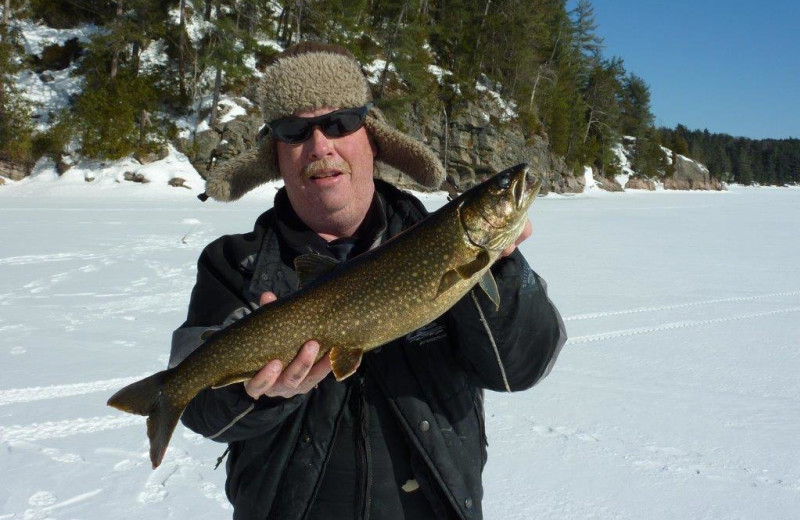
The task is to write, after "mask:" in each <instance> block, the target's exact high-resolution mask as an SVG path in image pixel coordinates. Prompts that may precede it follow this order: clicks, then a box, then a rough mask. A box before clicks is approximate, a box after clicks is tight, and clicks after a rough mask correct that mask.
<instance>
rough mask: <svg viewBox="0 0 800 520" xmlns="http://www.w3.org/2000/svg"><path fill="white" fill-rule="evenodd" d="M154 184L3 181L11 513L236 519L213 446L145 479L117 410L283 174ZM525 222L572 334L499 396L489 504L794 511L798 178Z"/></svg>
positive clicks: (494, 408) (0, 287) (547, 211)
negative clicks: (232, 193) (525, 381)
mask: <svg viewBox="0 0 800 520" xmlns="http://www.w3.org/2000/svg"><path fill="white" fill-rule="evenodd" d="M164 182H165V181H164ZM157 184H158V185H157ZM162 184H163V183H161V184H160V183H156V182H153V183H151V184H149V185H145V186H142V185H139V184H132V183H122V184H116V183H114V182H111V181H109V182H106V183H102V182H100V183H98V182H97V181H96V182H93V183H86V182H84V181H83V179H82V178H80V179H75V180H74V181H72V182H70V181H69V179H66V180H65V179H61V180H58V181H56V180H54V179H48V178H47V177H44V178H39V179H38V180H37V179H33V180H29V181H22V182H19V183H14V184H11V185H6V186H3V187H0V375H1V376H2V377H0V475H2V477H3V482H2V485H0V520H5V519H20V520H22V519H47V518H52V519H65V520H66V519H97V518H103V519H140V518H153V519H156V518H157V519H161V518H192V519H195V520H203V519H219V518H229V517H230V515H231V510H230V506H229V505H228V503H227V500H226V499H225V496H224V491H223V483H224V477H225V475H224V469H222V468H221V469H219V470H217V471H214V470H213V469H212V468H213V466H214V463H215V461H216V458H217V457H218V456H219V455H220V454H221V453H222V451H223V447H222V446H221V445H219V444H217V443H214V442H212V441H207V440H204V439H202V438H200V437H198V436H196V435H194V434H192V433H190V432H189V431H187V430H186V429H185V428H183V427H182V426H179V429H178V430H177V432H176V435H175V437H174V438H173V441H172V443H171V446H170V449H169V451H168V452H167V455H166V459H165V461H164V463H163V465H162V466H161V467H160V468H158V470H156V471H152V470H151V469H150V465H149V461H148V457H147V442H146V435H145V431H144V419H143V418H139V417H134V416H130V415H126V414H123V413H121V412H117V411H115V410H113V409H111V408H108V407H107V406H106V405H105V401H106V399H107V398H108V396H109V395H111V393H113V391H115V390H116V389H118V388H120V387H121V386H122V385H124V384H126V383H128V382H130V381H133V380H134V379H136V378H139V377H141V376H143V375H146V374H148V373H151V372H154V371H156V370H159V369H161V368H163V367H164V366H165V364H166V359H167V354H168V350H169V338H170V334H171V331H172V330H173V329H174V328H175V327H177V326H178V325H179V324H180V323H181V321H182V320H183V318H184V312H185V307H186V303H187V300H188V297H189V292H190V290H191V287H192V285H193V280H194V264H195V261H196V259H197V256H198V254H199V252H200V250H201V248H202V247H203V246H204V245H205V244H206V243H207V242H209V241H210V240H212V239H213V238H215V237H217V236H219V235H221V234H223V233H231V232H241V231H246V230H248V229H250V228H251V225H252V222H253V220H254V219H255V217H256V216H257V215H258V214H259V213H260V212H261V211H262V210H264V209H265V208H266V207H267V206H268V205H269V204H271V198H272V197H271V194H272V193H274V188H273V187H265V188H262V189H261V190H260V191H259V193H255V194H251V195H248V197H246V198H245V199H244V200H243V201H241V202H239V203H235V204H229V205H223V204H218V203H214V202H207V203H205V204H202V203H200V202H198V201H197V200H196V199H195V198H194V196H193V195H194V194H196V193H197V190H196V189H195V190H193V191H190V190H185V189H177V188H167V187H165V186H163V185H162ZM189 184H190V185H192V184H194V185H193V187H194V188H197V187H198V186H197V183H196V179H194V180H193V179H189ZM443 201H444V199H443V198H442V197H441V196H428V197H426V202H427V203H428V204H429V205H430V206H431V207H437V206H439V205H441V204H442V203H443ZM531 216H532V220H533V222H534V236H533V237H532V238H531V239H530V240H529V241H527V242H526V243H525V244H524V246H523V252H524V253H525V255H526V256H527V258H528V259H529V260H530V262H531V264H532V265H533V266H534V268H535V269H536V270H537V271H538V272H539V273H540V274H541V275H542V276H544V277H545V278H546V279H547V280H548V282H549V285H550V294H551V297H552V298H553V300H554V301H555V302H556V303H557V305H558V306H559V308H560V309H561V311H562V314H563V315H564V317H565V319H566V323H567V327H568V330H569V333H570V337H571V339H570V341H569V343H568V344H567V346H566V347H565V348H564V351H563V353H562V355H561V358H560V359H559V361H558V363H557V364H556V366H555V368H554V370H553V372H552V373H551V374H550V376H549V377H548V378H547V379H546V380H544V381H543V382H542V383H540V384H539V385H538V386H537V387H535V388H534V389H532V390H531V391H528V392H525V393H520V394H514V395H503V394H490V395H488V396H487V416H488V430H489V431H488V435H489V443H490V446H489V463H488V465H487V468H486V471H485V487H486V498H485V513H486V515H485V516H486V518H488V519H495V518H503V519H519V520H527V519H530V518H537V519H571V518H581V519H583V518H596V519H612V518H614V519H643V518H648V519H672V518H682V519H690V518H691V519H698V518H708V519H732V518H747V519H765V518H769V519H790V518H798V517H799V516H800V458H798V448H800V440H798V432H800V400H798V397H799V396H800V377H798V374H799V373H800V326H798V324H800V269H798V264H797V259H798V258H800V240H798V238H797V237H798V229H800V189H796V188H790V189H774V188H747V189H745V188H737V187H733V188H732V189H731V191H729V192H726V193H686V192H664V191H660V192H656V193H646V192H630V193H625V194H605V193H600V192H595V191H590V192H589V193H587V194H584V195H579V196H572V197H559V196H549V197H546V198H541V199H539V200H538V201H537V202H536V203H535V204H534V206H533V208H532V210H531Z"/></svg>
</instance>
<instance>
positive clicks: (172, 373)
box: [108, 164, 541, 468]
mask: <svg viewBox="0 0 800 520" xmlns="http://www.w3.org/2000/svg"><path fill="white" fill-rule="evenodd" d="M540 185H541V183H540V181H539V180H538V179H537V178H535V177H534V176H533V175H531V174H530V173H529V168H528V166H527V165H525V164H520V165H518V166H514V167H513V168H509V169H508V170H504V171H502V172H500V173H498V174H497V175H495V176H494V177H492V178H491V179H489V180H487V181H485V182H484V183H482V184H479V185H477V186H475V187H474V188H472V189H470V190H469V191H466V192H464V193H463V194H461V195H460V196H459V197H458V198H456V199H453V200H452V201H450V202H449V203H448V204H446V205H445V206H443V207H442V208H441V209H439V210H438V211H436V212H434V213H431V214H430V215H429V216H428V217H427V218H426V219H425V220H423V221H421V222H419V223H418V224H416V225H415V226H413V227H412V228H409V229H408V230H406V231H405V232H403V233H402V234H400V235H398V236H396V237H394V238H393V239H391V240H389V241H388V242H386V243H385V244H383V245H381V246H379V247H377V248H375V249H373V250H371V251H369V252H367V253H365V254H363V255H360V256H358V257H357V258H355V259H353V260H352V261H349V262H346V263H344V264H341V265H336V264H335V263H334V261H332V260H329V259H327V257H323V256H320V255H304V256H301V257H299V258H298V259H297V260H296V262H295V267H296V269H297V274H298V279H299V281H300V287H301V288H300V289H299V290H298V291H297V292H295V293H294V294H292V295H290V296H288V297H286V298H282V299H280V300H278V301H276V302H274V303H271V304H269V305H265V306H263V307H260V308H258V309H257V310H255V311H253V312H252V313H251V314H249V315H247V316H245V317H244V318H242V319H241V320H239V321H237V322H235V323H234V324H232V325H230V326H229V327H227V328H225V329H222V330H220V331H219V332H217V333H215V334H214V335H212V336H211V337H210V338H209V339H208V340H207V341H206V342H205V343H203V344H202V345H201V346H200V347H198V349H197V350H195V351H194V352H192V353H191V354H190V355H189V356H188V357H187V358H186V359H185V360H183V362H181V363H180V364H179V365H177V366H175V367H173V368H170V369H168V370H164V371H162V372H158V373H156V374H154V375H152V376H150V377H147V378H145V379H142V380H141V381H138V382H136V383H132V384H131V385H128V386H126V387H125V388H123V389H121V390H120V391H118V392H117V393H116V394H114V395H113V396H112V397H111V398H110V399H109V400H108V404H109V405H110V406H113V407H115V408H118V409H120V410H122V411H125V412H129V413H134V414H139V415H146V416H148V419H147V436H148V437H149V439H150V460H151V461H152V463H153V468H156V467H157V466H158V465H159V464H161V460H162V459H163V457H164V453H165V452H166V449H167V444H168V443H169V440H170V437H171V436H172V432H173V430H174V429H175V426H176V425H177V424H178V420H179V419H180V416H181V414H182V413H183V410H184V408H185V407H186V405H187V404H188V403H189V401H191V400H192V398H193V397H194V396H195V395H197V394H198V393H199V392H200V391H201V390H203V389H204V388H207V387H214V388H218V387H221V386H225V385H230V384H233V383H237V382H241V381H247V380H248V379H250V378H252V377H253V375H255V373H256V372H257V371H258V370H260V369H261V368H262V367H263V366H264V365H265V364H267V362H269V361H270V360H273V359H280V360H281V362H282V363H283V366H286V365H287V364H289V362H290V361H291V360H292V359H294V357H295V355H296V354H297V352H298V350H299V349H300V347H301V346H302V345H303V344H304V343H305V342H306V341H308V340H311V339H314V340H317V341H318V342H319V344H320V351H319V354H318V359H319V358H322V357H323V356H324V355H325V354H326V353H327V352H328V351H330V361H331V366H332V367H333V374H334V376H335V377H336V379H337V380H338V381H341V380H343V379H345V378H346V377H348V376H350V375H351V374H353V372H355V371H356V369H357V368H358V366H359V364H360V363H361V356H362V355H363V353H364V352H366V351H368V350H370V349H373V348H376V347H378V346H380V345H383V344H385V343H388V342H389V341H392V340H394V339H397V338H399V337H402V336H404V335H406V334H408V333H410V332H412V331H414V330H416V329H418V328H420V327H422V326H423V325H426V324H427V323H430V322H431V321H433V320H434V319H436V318H437V317H439V316H440V315H441V314H443V313H444V312H445V311H447V310H448V309H449V308H450V307H452V306H453V305H454V304H455V303H456V302H457V301H458V300H459V299H460V298H461V297H463V296H464V295H465V294H466V293H467V292H468V291H469V290H470V289H471V288H472V287H474V286H475V285H476V284H480V286H481V288H482V289H483V290H484V291H485V292H486V294H487V295H488V296H489V297H490V298H491V299H492V301H493V302H494V303H495V305H499V304H500V302H499V295H498V291H497V285H496V283H495V281H494V278H493V277H492V275H491V272H490V271H489V267H490V266H491V265H492V263H493V262H494V261H495V260H497V258H498V257H499V256H500V253H501V252H502V251H503V250H504V249H506V248H507V247H508V246H509V245H511V244H512V243H514V241H515V240H516V239H517V237H518V236H519V235H520V233H521V232H522V229H523V226H524V225H525V220H526V215H527V211H528V208H529V207H530V205H531V203H532V202H533V200H534V198H535V197H536V194H537V193H538V191H539V187H540Z"/></svg>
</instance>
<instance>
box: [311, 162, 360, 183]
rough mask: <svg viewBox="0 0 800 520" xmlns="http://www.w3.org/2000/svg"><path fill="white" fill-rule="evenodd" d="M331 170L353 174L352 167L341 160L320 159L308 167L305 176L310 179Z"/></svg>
mask: <svg viewBox="0 0 800 520" xmlns="http://www.w3.org/2000/svg"><path fill="white" fill-rule="evenodd" d="M330 170H336V171H340V172H342V173H344V174H345V175H350V174H351V171H350V165H349V164H347V162H345V161H343V160H341V159H320V160H319V161H315V162H313V163H311V164H309V165H308V166H306V167H305V168H304V169H303V175H304V176H305V177H306V178H307V179H308V178H311V177H313V176H314V175H319V174H321V173H324V172H326V171H330Z"/></svg>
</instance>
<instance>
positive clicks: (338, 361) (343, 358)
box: [330, 347, 364, 381]
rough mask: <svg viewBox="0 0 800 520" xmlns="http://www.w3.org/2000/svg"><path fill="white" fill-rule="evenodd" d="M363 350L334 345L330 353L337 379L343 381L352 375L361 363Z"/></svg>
mask: <svg viewBox="0 0 800 520" xmlns="http://www.w3.org/2000/svg"><path fill="white" fill-rule="evenodd" d="M363 355H364V351H363V350H351V349H347V348H340V347H333V348H332V349H331V353H330V359H331V367H332V368H333V375H334V376H335V377H336V380H337V381H342V380H344V379H347V378H348V377H350V376H352V375H353V374H354V373H355V371H356V370H357V369H358V367H359V366H360V365H361V357H362V356H363Z"/></svg>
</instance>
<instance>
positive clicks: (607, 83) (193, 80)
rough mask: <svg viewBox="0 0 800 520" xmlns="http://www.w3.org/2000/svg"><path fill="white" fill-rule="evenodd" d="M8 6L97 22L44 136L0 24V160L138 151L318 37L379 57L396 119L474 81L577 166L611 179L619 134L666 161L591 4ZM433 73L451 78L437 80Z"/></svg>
mask: <svg viewBox="0 0 800 520" xmlns="http://www.w3.org/2000/svg"><path fill="white" fill-rule="evenodd" d="M5 2H6V6H8V7H6V8H5V9H4V19H5V18H6V17H8V18H9V19H10V20H14V19H31V20H35V21H43V22H44V23H46V24H48V25H50V26H53V27H75V26H78V25H80V24H88V23H91V24H94V25H95V26H97V27H99V28H100V29H101V30H99V31H98V32H97V33H96V35H95V36H94V37H93V38H92V41H91V43H90V44H88V45H85V46H82V48H81V50H80V55H81V58H80V60H79V63H80V67H79V73H80V74H82V75H83V77H84V78H85V82H84V87H83V90H82V92H81V93H80V94H79V95H77V96H76V97H75V99H74V100H73V101H72V103H71V105H70V107H68V109H66V110H64V111H63V112H62V113H59V114H54V115H53V118H52V121H51V124H50V125H49V130H48V131H47V132H41V133H38V134H37V133H35V132H32V131H31V130H30V127H29V126H28V127H26V128H22V127H25V124H24V123H25V119H26V118H25V117H24V116H23V114H27V112H25V107H21V106H20V105H21V104H22V103H21V99H22V98H21V97H20V96H19V93H18V92H15V90H14V86H13V82H12V81H11V78H13V74H14V73H15V69H17V68H18V67H20V66H24V67H28V68H33V69H36V65H35V64H34V63H33V61H34V60H33V59H32V58H31V57H26V56H23V55H22V51H21V47H20V46H19V44H18V41H17V40H15V35H14V34H13V31H12V30H11V27H13V24H10V23H9V22H8V21H4V23H3V25H2V26H1V27H0V30H2V34H0V36H1V37H2V43H0V45H2V47H0V48H1V49H3V50H0V79H2V87H3V88H2V92H3V94H2V95H1V96H2V97H0V116H2V117H0V132H5V134H2V135H6V134H9V135H13V136H15V139H14V140H13V144H11V143H12V141H9V140H7V139H2V141H1V142H0V147H2V149H0V153H4V154H6V155H13V156H15V157H17V158H21V157H28V158H31V157H32V158H35V157H36V156H37V155H40V154H42V153H51V154H56V153H60V152H61V150H62V149H63V148H64V147H66V146H67V145H68V144H69V143H70V142H71V141H72V147H73V148H76V147H77V150H78V152H79V153H81V154H83V155H84V156H90V157H107V158H115V157H121V156H124V155H128V154H131V153H134V154H135V153H142V152H143V151H147V150H149V149H151V148H154V147H157V146H159V143H163V142H165V141H167V140H170V139H172V138H173V137H174V135H175V133H176V128H175V126H174V124H173V123H172V121H174V120H175V117H176V116H179V115H186V114H192V113H194V114H197V113H198V112H200V115H202V116H203V117H208V118H210V120H212V121H213V120H214V118H215V117H217V115H216V113H215V110H216V106H217V103H216V100H217V99H219V96H220V93H221V92H225V93H229V94H234V95H236V94H242V93H244V92H246V91H247V87H248V85H252V83H253V76H254V70H257V69H260V68H261V67H263V65H264V63H266V60H268V59H269V57H270V56H272V55H273V54H275V53H276V52H277V50H276V46H275V45H273V44H272V42H277V43H278V44H279V46H285V45H288V44H290V43H294V42H297V41H301V40H321V41H327V42H333V43H338V44H341V45H343V46H345V47H347V48H348V49H350V50H351V51H352V52H353V53H354V54H355V55H356V56H357V57H358V58H359V59H360V61H361V62H362V63H364V64H373V63H374V60H376V59H381V60H383V63H382V64H381V66H380V67H379V68H378V71H377V77H376V78H375V85H374V95H375V97H376V99H377V100H378V103H379V105H380V106H381V107H382V108H384V109H385V110H386V111H387V113H388V115H389V116H390V117H392V115H393V114H395V115H397V114H400V113H404V112H406V111H408V110H409V109H411V108H413V109H415V111H416V112H417V113H421V114H427V115H428V116H429V117H437V118H439V117H441V118H442V119H443V120H446V119H445V118H444V117H442V116H443V115H444V116H449V115H452V112H453V111H454V110H457V109H458V107H459V106H460V104H461V101H462V100H463V99H465V98H466V99H469V98H470V97H476V96H478V95H480V92H479V90H478V89H476V85H481V86H488V87H490V88H492V89H494V90H496V91H498V92H499V93H500V94H501V95H502V96H503V97H504V98H505V99H506V100H509V101H512V102H513V103H514V106H515V109H516V113H517V115H518V123H519V124H521V127H522V128H523V131H524V132H525V133H526V135H527V136H529V137H533V136H535V135H537V134H540V135H546V136H547V137H548V139H549V141H550V143H551V145H552V148H553V151H554V152H555V153H556V154H559V155H562V156H564V157H565V158H566V159H567V161H568V163H569V164H571V165H572V166H574V167H575V168H576V170H578V169H579V167H580V166H582V165H585V164H592V165H595V166H596V167H597V168H598V169H599V170H600V171H601V172H603V173H604V174H606V175H612V174H614V173H616V168H617V165H616V163H615V155H614V154H613V153H612V151H611V149H612V146H613V145H614V144H615V143H617V142H619V140H620V137H621V136H622V135H630V136H633V137H636V138H637V146H636V156H635V158H634V168H636V170H637V171H638V172H640V173H641V174H643V175H646V176H655V175H658V174H659V173H660V172H663V171H664V170H665V165H664V163H663V154H662V153H661V151H660V148H659V145H660V144H661V133H660V132H658V131H657V130H656V129H655V128H654V125H653V121H654V117H653V114H652V112H651V108H650V91H649V87H648V86H647V84H646V82H645V80H644V79H642V78H641V77H639V76H636V75H635V74H633V73H630V72H628V71H626V70H625V67H624V65H623V61H622V60H621V59H620V58H615V57H612V58H608V57H605V56H603V53H602V41H603V40H602V37H601V36H600V35H599V33H598V28H597V24H596V22H595V18H594V13H593V8H592V5H591V3H590V2H589V1H588V0H580V1H579V2H578V3H577V6H576V7H575V8H574V9H572V10H568V9H567V6H566V2H565V0H273V1H271V2H264V1H261V0H171V1H162V0H120V1H117V2H112V1H107V0H59V1H52V0H5ZM154 52H155V53H156V54H157V55H158V57H159V59H156V60H154V59H152V53H154ZM146 56H147V59H145V57H146ZM432 66H438V67H441V69H443V70H444V71H445V72H444V73H443V74H439V76H440V77H438V78H437V74H435V72H436V69H434V68H432ZM209 99H210V101H211V102H210V103H209V102H208V100H209ZM204 101H205V103H204ZM204 106H205V107H210V113H208V114H206V113H205V112H201V110H202V107H204ZM12 115H16V116H15V117H16V119H14V118H13V117H11V116H12ZM498 124H499V123H498Z"/></svg>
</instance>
